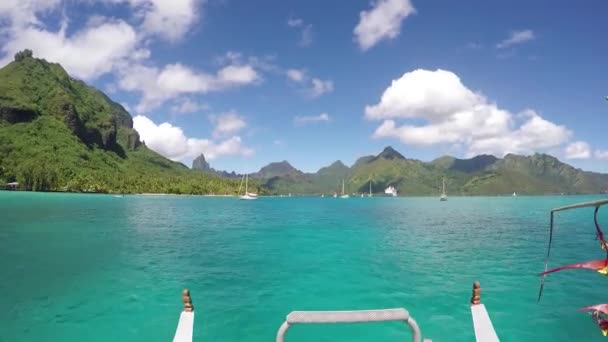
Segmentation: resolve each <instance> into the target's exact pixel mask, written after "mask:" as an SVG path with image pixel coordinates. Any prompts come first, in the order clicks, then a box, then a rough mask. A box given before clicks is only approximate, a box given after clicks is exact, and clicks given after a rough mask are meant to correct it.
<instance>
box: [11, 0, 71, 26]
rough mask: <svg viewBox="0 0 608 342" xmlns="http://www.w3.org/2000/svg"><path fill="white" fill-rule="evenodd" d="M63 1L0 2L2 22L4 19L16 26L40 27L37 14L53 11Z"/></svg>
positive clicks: (23, 0)
mask: <svg viewBox="0 0 608 342" xmlns="http://www.w3.org/2000/svg"><path fill="white" fill-rule="evenodd" d="M61 1H62V0H2V1H0V21H2V20H1V19H2V18H5V19H6V20H8V21H10V22H11V23H12V24H13V25H14V26H23V25H28V24H35V25H40V24H41V23H40V21H39V20H38V18H37V14H41V13H45V12H48V11H52V10H54V9H55V8H57V6H58V5H59V4H60V3H61Z"/></svg>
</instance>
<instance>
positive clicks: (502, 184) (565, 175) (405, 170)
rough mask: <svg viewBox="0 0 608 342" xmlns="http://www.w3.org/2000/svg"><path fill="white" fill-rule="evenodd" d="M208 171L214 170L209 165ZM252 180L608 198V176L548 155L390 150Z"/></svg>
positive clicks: (302, 188)
mask: <svg viewBox="0 0 608 342" xmlns="http://www.w3.org/2000/svg"><path fill="white" fill-rule="evenodd" d="M194 166H195V165H193V167H194ZM205 167H206V168H207V170H209V169H210V170H213V169H211V168H209V166H208V164H206V166H205ZM213 172H215V173H216V174H222V172H221V171H220V172H219V173H218V171H215V170H213ZM233 174H234V173H233ZM235 176H236V177H239V176H240V175H235ZM250 177H252V178H257V179H259V181H260V183H261V184H262V187H264V188H265V189H266V190H267V191H268V192H270V193H275V194H286V193H294V194H321V193H325V194H333V193H334V192H337V193H340V192H341V186H342V180H343V179H344V181H345V184H346V185H345V187H346V191H347V192H348V193H367V192H368V191H369V183H370V181H371V183H372V192H374V193H383V192H384V189H385V188H386V187H388V186H394V187H395V188H397V190H398V191H399V194H400V195H406V196H407V195H414V196H419V195H439V194H440V193H441V180H442V178H443V177H445V178H446V188H447V192H448V195H450V194H452V195H509V194H512V193H513V192H516V193H518V194H562V193H563V194H593V193H606V192H608V175H607V174H601V173H595V172H588V171H583V170H581V169H577V168H574V167H572V166H570V165H568V164H566V163H563V162H561V161H559V160H558V159H557V158H555V157H553V156H550V155H547V154H534V155H531V156H521V155H515V154H508V155H506V156H505V157H504V158H502V159H501V158H496V157H494V156H491V155H480V156H476V157H473V158H470V159H458V158H454V157H450V156H444V157H440V158H437V159H435V160H433V161H431V162H423V161H420V160H416V159H409V158H406V157H404V156H403V155H402V154H401V153H399V152H398V151H396V150H395V149H393V148H392V147H390V146H388V147H386V148H385V149H384V150H383V151H382V152H380V153H379V154H378V155H376V156H364V157H361V158H359V159H358V160H357V161H356V162H355V163H354V164H353V165H352V166H351V167H348V166H346V165H345V164H344V163H342V162H341V161H339V160H338V161H336V162H334V163H332V164H331V165H329V166H326V167H323V168H321V169H319V170H318V171H317V172H315V173H304V172H302V171H300V170H298V169H296V168H295V167H293V166H292V165H291V164H290V163H289V162H287V161H282V162H276V163H270V164H268V165H266V166H264V167H263V168H261V169H260V171H259V172H257V173H255V174H252V175H250Z"/></svg>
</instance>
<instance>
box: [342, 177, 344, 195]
mask: <svg viewBox="0 0 608 342" xmlns="http://www.w3.org/2000/svg"><path fill="white" fill-rule="evenodd" d="M342 195H344V179H343V180H342Z"/></svg>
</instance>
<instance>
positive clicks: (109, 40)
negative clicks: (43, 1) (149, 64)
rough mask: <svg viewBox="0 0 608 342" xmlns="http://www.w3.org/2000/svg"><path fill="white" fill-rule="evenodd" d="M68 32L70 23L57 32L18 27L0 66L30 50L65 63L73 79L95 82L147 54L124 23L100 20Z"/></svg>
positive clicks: (13, 32) (91, 21) (105, 19)
mask: <svg viewBox="0 0 608 342" xmlns="http://www.w3.org/2000/svg"><path fill="white" fill-rule="evenodd" d="M66 31H67V22H66V21H64V22H63V23H62V25H61V28H60V29H59V31H57V32H52V31H47V30H45V29H43V28H40V27H38V26H33V25H30V26H25V27H15V28H14V29H13V30H12V33H11V35H10V38H9V39H8V41H7V42H6V43H5V44H3V45H2V48H1V51H2V54H3V55H4V57H3V58H2V59H1V60H0V65H4V64H6V63H8V62H10V61H11V60H12V57H13V55H14V54H15V53H16V52H18V51H21V50H23V49H26V48H29V49H32V50H33V51H34V55H35V56H36V57H40V58H45V59H47V60H49V61H51V62H58V63H61V65H63V66H64V67H65V68H66V69H67V71H68V72H69V73H70V74H71V75H72V76H75V77H77V78H81V79H85V80H91V79H95V78H97V77H99V76H100V75H103V74H105V73H108V72H111V71H113V70H115V69H116V68H117V67H118V66H119V65H121V64H124V63H125V62H127V61H129V60H133V59H134V58H141V57H142V56H145V55H146V52H145V51H146V50H143V49H138V48H137V34H136V32H135V30H134V29H133V28H132V27H131V26H130V25H129V24H127V23H126V22H124V21H122V20H112V19H107V18H102V17H97V18H96V20H90V21H89V22H88V23H87V24H86V25H85V27H83V28H82V29H81V30H80V31H78V32H76V33H74V34H73V35H71V36H68V35H67V33H66ZM148 53H149V52H148Z"/></svg>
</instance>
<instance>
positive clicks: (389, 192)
mask: <svg viewBox="0 0 608 342" xmlns="http://www.w3.org/2000/svg"><path fill="white" fill-rule="evenodd" d="M384 193H385V194H387V195H390V196H393V197H397V189H395V187H394V186H392V185H391V186H389V187H388V188H386V189H385V190H384Z"/></svg>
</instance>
